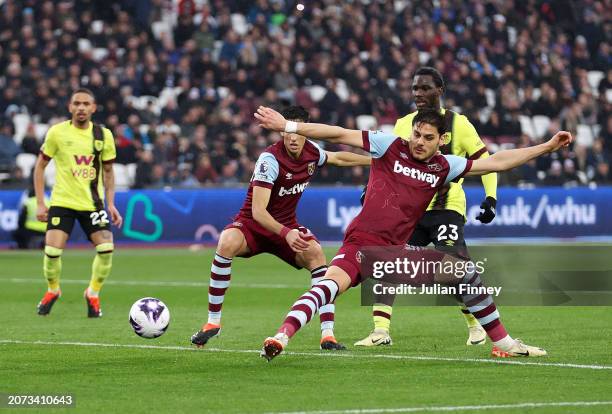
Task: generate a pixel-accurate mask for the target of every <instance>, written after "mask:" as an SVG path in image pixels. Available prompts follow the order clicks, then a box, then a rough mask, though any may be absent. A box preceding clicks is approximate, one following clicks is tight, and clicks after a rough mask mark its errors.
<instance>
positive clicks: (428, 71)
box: [414, 66, 445, 90]
mask: <svg viewBox="0 0 612 414" xmlns="http://www.w3.org/2000/svg"><path fill="white" fill-rule="evenodd" d="M414 76H431V78H432V79H433V81H434V83H435V84H436V86H437V87H438V88H442V90H444V89H445V86H444V78H443V77H442V74H441V73H440V72H438V69H436V68H433V67H431V66H422V67H420V68H418V69H417V71H416V72H414Z"/></svg>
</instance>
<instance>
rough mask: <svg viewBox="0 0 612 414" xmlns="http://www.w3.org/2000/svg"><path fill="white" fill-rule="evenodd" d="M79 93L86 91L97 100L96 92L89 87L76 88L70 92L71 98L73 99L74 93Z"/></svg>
mask: <svg viewBox="0 0 612 414" xmlns="http://www.w3.org/2000/svg"><path fill="white" fill-rule="evenodd" d="M77 93H86V94H87V95H89V96H91V97H92V98H93V100H94V102H96V96H95V95H94V93H93V92H92V91H91V89H88V88H78V89H75V90H74V91H73V92H72V93H71V94H70V100H71V101H72V97H73V96H74V95H76V94H77Z"/></svg>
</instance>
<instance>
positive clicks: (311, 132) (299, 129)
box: [254, 106, 363, 148]
mask: <svg viewBox="0 0 612 414" xmlns="http://www.w3.org/2000/svg"><path fill="white" fill-rule="evenodd" d="M254 115H255V118H257V120H258V121H259V124H260V126H262V127H264V128H266V129H271V130H273V131H278V132H282V131H285V132H291V133H298V134H300V135H303V136H305V137H308V138H312V139H318V140H323V141H327V142H331V143H334V144H346V145H350V146H352V147H356V148H363V139H362V137H361V131H359V130H357V129H346V128H342V127H338V126H332V125H326V124H315V123H304V122H293V121H287V120H286V119H285V117H283V116H282V115H281V114H280V113H279V112H277V111H275V110H274V109H272V108H268V107H265V106H260V107H259V108H257V112H256V113H255V114H254Z"/></svg>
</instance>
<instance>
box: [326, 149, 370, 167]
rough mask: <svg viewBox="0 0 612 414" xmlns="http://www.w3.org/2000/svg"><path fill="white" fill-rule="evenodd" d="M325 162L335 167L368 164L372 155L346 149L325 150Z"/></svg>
mask: <svg viewBox="0 0 612 414" xmlns="http://www.w3.org/2000/svg"><path fill="white" fill-rule="evenodd" d="M325 154H326V155H327V163H328V164H330V165H335V166H337V167H355V166H357V165H363V166H366V167H367V166H369V165H370V164H371V162H372V157H370V156H368V155H360V154H355V153H353V152H347V151H336V152H334V151H325Z"/></svg>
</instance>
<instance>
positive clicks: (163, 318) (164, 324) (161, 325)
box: [130, 298, 170, 338]
mask: <svg viewBox="0 0 612 414" xmlns="http://www.w3.org/2000/svg"><path fill="white" fill-rule="evenodd" d="M169 323H170V311H169V310H168V307H167V306H166V304H165V303H164V302H162V301H161V300H159V299H156V298H142V299H139V300H137V301H136V302H134V304H133V305H132V309H130V325H132V329H134V332H136V335H138V336H142V337H143V338H157V337H159V336H162V335H163V334H164V332H166V329H168V324H169Z"/></svg>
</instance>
